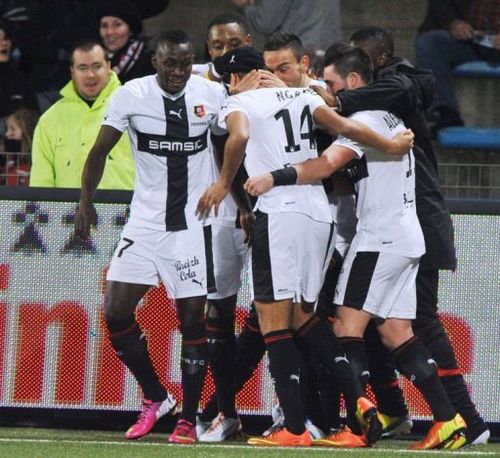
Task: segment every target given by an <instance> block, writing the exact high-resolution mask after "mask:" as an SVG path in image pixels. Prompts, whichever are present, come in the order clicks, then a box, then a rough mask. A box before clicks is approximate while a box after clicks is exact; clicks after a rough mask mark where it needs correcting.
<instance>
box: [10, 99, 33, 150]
mask: <svg viewBox="0 0 500 458" xmlns="http://www.w3.org/2000/svg"><path fill="white" fill-rule="evenodd" d="M8 117H12V118H14V119H15V120H16V122H17V123H18V124H19V128H20V129H21V152H22V153H29V152H31V146H32V144H33V133H34V132H35V127H36V125H37V123H38V119H39V118H40V115H39V114H38V113H37V112H36V111H34V110H30V109H29V108H24V107H21V108H19V109H18V110H16V111H14V113H12V114H10V115H9V116H8Z"/></svg>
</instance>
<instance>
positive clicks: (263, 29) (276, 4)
mask: <svg viewBox="0 0 500 458" xmlns="http://www.w3.org/2000/svg"><path fill="white" fill-rule="evenodd" d="M231 1H232V3H233V4H234V5H235V6H236V7H238V8H239V9H241V10H242V13H243V14H244V15H245V17H246V19H247V21H248V22H249V24H250V26H251V27H252V28H253V29H254V30H255V31H256V32H259V33H262V34H264V35H265V37H266V39H267V38H268V37H269V36H270V35H271V34H272V33H274V32H277V31H283V32H289V33H294V34H295V35H297V36H298V37H299V38H300V40H301V41H302V44H303V45H304V47H305V48H313V49H325V47H326V46H328V44H329V43H332V42H334V41H337V40H340V39H341V38H342V25H341V18H340V1H339V0H308V1H307V2H305V1H303V0H261V1H260V2H259V3H258V4H255V0H231Z"/></svg>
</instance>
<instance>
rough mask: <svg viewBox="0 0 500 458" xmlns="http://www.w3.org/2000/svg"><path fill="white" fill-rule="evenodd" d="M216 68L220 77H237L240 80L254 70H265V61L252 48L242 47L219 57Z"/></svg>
mask: <svg viewBox="0 0 500 458" xmlns="http://www.w3.org/2000/svg"><path fill="white" fill-rule="evenodd" d="M214 67H215V70H216V71H217V73H219V75H223V77H227V76H228V75H235V76H236V78H237V79H238V80H239V79H240V78H243V77H244V76H245V75H246V74H247V73H250V72H251V71H252V70H259V69H261V68H264V59H263V58H262V54H261V53H260V52H258V51H256V50H255V49H254V48H252V47H251V46H242V47H241V48H236V49H233V50H232V51H229V52H227V53H226V54H224V55H223V56H221V57H217V59H215V60H214Z"/></svg>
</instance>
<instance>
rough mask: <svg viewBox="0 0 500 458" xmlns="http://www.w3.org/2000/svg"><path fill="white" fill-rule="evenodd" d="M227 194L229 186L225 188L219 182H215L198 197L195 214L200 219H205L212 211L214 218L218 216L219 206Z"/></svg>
mask: <svg viewBox="0 0 500 458" xmlns="http://www.w3.org/2000/svg"><path fill="white" fill-rule="evenodd" d="M228 193H229V186H225V185H224V184H223V183H222V182H221V181H220V180H217V181H216V182H215V183H214V184H213V185H212V186H210V187H209V188H208V189H207V190H206V191H205V192H204V193H203V195H202V196H201V197H200V200H199V201H198V206H197V207H196V214H197V215H199V216H200V217H202V218H207V217H208V216H209V215H210V212H211V211H212V209H214V211H215V216H217V215H218V214H219V206H220V204H221V202H222V201H223V200H224V198H225V197H226V196H227V195H228Z"/></svg>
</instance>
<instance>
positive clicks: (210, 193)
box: [197, 111, 249, 216]
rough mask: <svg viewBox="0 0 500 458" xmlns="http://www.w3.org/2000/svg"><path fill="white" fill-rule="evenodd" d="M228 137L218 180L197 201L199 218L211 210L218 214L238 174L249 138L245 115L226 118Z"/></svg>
mask: <svg viewBox="0 0 500 458" xmlns="http://www.w3.org/2000/svg"><path fill="white" fill-rule="evenodd" d="M226 125H227V130H228V131H229V137H228V139H227V141H226V146H225V148H224V162H223V164H222V170H221V173H220V177H219V179H218V180H217V181H216V182H215V183H214V184H213V185H212V186H210V187H209V188H208V189H207V190H206V191H205V192H204V193H203V195H202V196H201V198H200V200H199V201H198V207H197V212H198V214H200V215H201V216H208V215H209V213H210V211H211V210H212V208H214V209H215V214H216V215H217V214H218V210H219V205H220V203H221V202H222V201H223V200H224V198H225V197H226V196H227V194H228V192H229V191H230V189H231V184H232V182H233V180H234V177H235V176H236V173H237V172H238V168H239V167H240V165H241V163H242V161H243V157H244V156H245V148H246V145H247V142H248V138H249V125H248V118H247V115H246V114H245V113H243V112H241V111H234V112H231V113H229V114H228V115H227V117H226Z"/></svg>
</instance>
